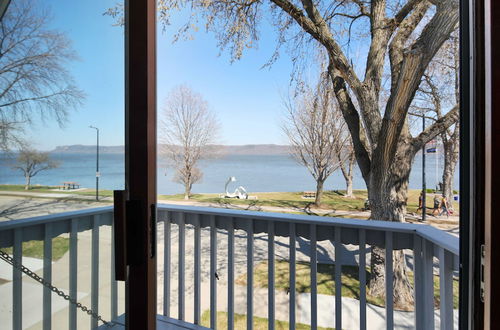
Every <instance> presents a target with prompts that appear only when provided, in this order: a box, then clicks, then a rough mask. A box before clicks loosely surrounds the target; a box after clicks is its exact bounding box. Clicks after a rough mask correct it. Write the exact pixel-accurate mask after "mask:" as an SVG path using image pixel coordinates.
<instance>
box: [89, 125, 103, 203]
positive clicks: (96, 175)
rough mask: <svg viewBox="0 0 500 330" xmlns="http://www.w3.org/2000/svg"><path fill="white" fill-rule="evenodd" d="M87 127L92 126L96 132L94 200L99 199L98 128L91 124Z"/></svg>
mask: <svg viewBox="0 0 500 330" xmlns="http://www.w3.org/2000/svg"><path fill="white" fill-rule="evenodd" d="M89 128H93V129H95V130H96V132H97V144H96V165H95V167H96V170H95V200H96V201H98V200H99V177H100V176H101V174H100V173H99V128H97V127H94V126H92V125H90V126H89Z"/></svg>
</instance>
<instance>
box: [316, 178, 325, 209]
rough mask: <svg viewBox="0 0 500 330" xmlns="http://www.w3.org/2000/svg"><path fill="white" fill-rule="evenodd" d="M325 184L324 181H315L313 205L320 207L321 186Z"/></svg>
mask: <svg viewBox="0 0 500 330" xmlns="http://www.w3.org/2000/svg"><path fill="white" fill-rule="evenodd" d="M324 183H325V181H324V180H317V181H316V198H315V199H314V205H316V206H318V207H319V206H320V205H321V197H322V196H323V184H324Z"/></svg>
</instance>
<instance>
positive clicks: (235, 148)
mask: <svg viewBox="0 0 500 330" xmlns="http://www.w3.org/2000/svg"><path fill="white" fill-rule="evenodd" d="M161 148H162V145H158V149H160V150H161ZM210 148H214V149H216V150H217V152H221V153H222V154H231V155H288V154H289V151H290V146H288V145H279V144H246V145H212V146H210ZM49 152H50V153H67V154H94V153H95V152H96V146H95V145H81V144H76V145H68V146H57V147H56V148H55V149H53V150H51V151H49ZM99 152H101V153H114V154H123V153H125V147H124V146H99Z"/></svg>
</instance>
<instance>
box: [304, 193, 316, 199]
mask: <svg viewBox="0 0 500 330" xmlns="http://www.w3.org/2000/svg"><path fill="white" fill-rule="evenodd" d="M302 197H303V198H316V192H315V191H304V193H303V194H302Z"/></svg>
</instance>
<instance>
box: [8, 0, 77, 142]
mask: <svg viewBox="0 0 500 330" xmlns="http://www.w3.org/2000/svg"><path fill="white" fill-rule="evenodd" d="M49 22H50V14H49V12H48V11H47V10H45V9H44V8H42V6H41V4H40V3H39V2H38V1H31V0H16V1H12V2H11V4H10V6H9V7H8V9H7V11H6V13H5V16H4V17H3V19H2V20H1V21H0V148H1V149H3V150H7V149H9V148H11V147H13V146H17V147H18V146H19V145H20V144H22V142H23V137H24V136H23V132H24V131H25V129H26V128H27V127H28V125H29V124H31V123H32V122H34V121H35V120H36V119H39V120H44V119H48V118H51V119H55V120H56V121H57V122H58V123H59V124H60V125H62V124H64V122H65V120H66V118H67V114H68V111H69V110H70V109H72V108H75V107H77V106H79V105H80V104H81V103H82V101H83V99H84V93H83V92H82V91H81V90H79V89H78V88H77V87H75V84H74V82H73V79H72V77H71V75H70V74H69V72H68V71H67V69H66V65H67V64H68V63H69V62H71V61H73V60H75V59H76V56H75V53H74V52H73V50H72V48H71V42H70V41H69V40H68V38H67V37H66V36H65V35H64V34H63V33H61V32H58V31H56V30H52V29H50V28H49Z"/></svg>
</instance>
